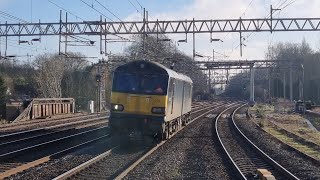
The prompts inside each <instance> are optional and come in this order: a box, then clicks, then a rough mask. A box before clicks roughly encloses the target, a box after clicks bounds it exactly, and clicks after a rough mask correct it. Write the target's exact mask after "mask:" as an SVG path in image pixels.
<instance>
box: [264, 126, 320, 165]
mask: <svg viewBox="0 0 320 180" xmlns="http://www.w3.org/2000/svg"><path fill="white" fill-rule="evenodd" d="M263 129H264V130H266V131H267V132H268V133H269V134H271V135H273V136H274V137H276V138H278V139H279V140H281V141H282V142H284V143H286V144H288V145H290V146H292V147H294V148H296V149H298V150H299V151H301V152H303V153H305V154H307V155H309V156H311V157H314V158H316V159H318V160H320V152H319V151H317V150H316V149H314V148H312V147H309V146H307V145H304V144H302V143H299V142H297V141H296V140H295V139H293V138H290V137H288V136H287V135H285V134H283V133H282V132H280V131H279V130H277V129H276V128H274V127H270V126H269V127H265V128H263Z"/></svg>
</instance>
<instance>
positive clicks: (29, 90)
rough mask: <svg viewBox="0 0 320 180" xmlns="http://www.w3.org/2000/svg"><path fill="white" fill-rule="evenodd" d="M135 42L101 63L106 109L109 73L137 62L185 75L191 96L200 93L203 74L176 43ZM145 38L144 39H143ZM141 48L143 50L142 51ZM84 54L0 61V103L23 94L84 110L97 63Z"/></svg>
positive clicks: (92, 94)
mask: <svg viewBox="0 0 320 180" xmlns="http://www.w3.org/2000/svg"><path fill="white" fill-rule="evenodd" d="M133 38H134V39H135V42H134V43H132V44H131V45H130V46H129V47H127V48H126V49H125V50H124V52H123V53H121V54H116V55H114V54H113V55H109V56H108V60H107V61H106V63H104V67H105V73H104V74H105V77H104V78H103V79H104V80H105V84H106V87H105V88H106V94H105V97H106V100H107V102H106V104H107V106H108V103H109V98H110V91H111V80H112V71H113V70H114V69H115V68H116V67H117V66H119V65H121V64H123V63H126V62H129V61H132V60H138V59H147V60H151V61H155V62H159V63H161V64H163V65H165V66H167V67H169V68H170V67H173V69H174V70H175V71H178V72H181V73H184V74H187V75H188V76H189V77H191V78H192V80H193V81H194V93H195V94H201V93H204V90H205V88H206V75H205V74H203V73H202V72H201V71H200V70H197V69H196V68H194V67H196V65H195V64H194V62H193V60H192V58H190V57H189V56H188V55H186V54H184V53H183V52H181V51H179V50H178V48H177V46H176V44H174V43H172V42H165V41H161V39H168V37H166V36H164V35H159V36H158V37H156V36H147V37H145V38H143V36H134V37H133ZM143 39H145V40H143ZM143 46H144V48H143ZM84 57H85V54H80V53H68V56H63V55H59V54H57V53H46V54H40V55H38V56H36V57H35V58H34V60H33V61H32V62H28V63H19V64H17V63H15V61H9V60H2V61H0V98H1V99H0V100H1V101H0V102H1V103H2V104H5V101H6V100H7V99H9V98H12V99H19V98H21V97H22V96H24V95H27V96H30V97H31V98H33V97H43V98H61V97H72V98H75V99H76V104H77V107H80V108H81V109H86V108H87V103H88V101H89V100H94V101H96V100H97V94H98V83H97V79H96V78H97V64H98V63H90V62H89V61H88V60H87V59H86V58H84Z"/></svg>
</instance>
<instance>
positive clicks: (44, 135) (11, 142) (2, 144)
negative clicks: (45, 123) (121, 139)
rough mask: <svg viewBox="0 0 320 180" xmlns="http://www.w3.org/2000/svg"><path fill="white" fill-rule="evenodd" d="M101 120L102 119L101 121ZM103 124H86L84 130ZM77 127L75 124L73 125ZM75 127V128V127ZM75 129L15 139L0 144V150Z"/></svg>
mask: <svg viewBox="0 0 320 180" xmlns="http://www.w3.org/2000/svg"><path fill="white" fill-rule="evenodd" d="M101 120H102V119H101ZM92 121H93V122H95V121H96V120H92ZM104 123H105V122H100V123H94V124H88V125H87V126H86V127H85V128H89V127H92V126H96V125H98V124H104ZM75 125H77V124H75ZM76 127H77V126H76ZM75 129H76V128H70V129H64V130H58V131H51V132H45V133H44V134H38V135H34V136H30V137H25V138H21V139H17V140H13V141H8V142H4V143H1V144H0V148H4V147H3V146H8V145H12V144H16V143H20V142H23V141H27V140H33V139H36V138H41V137H46V136H52V135H55V134H59V133H64V132H67V131H69V130H75Z"/></svg>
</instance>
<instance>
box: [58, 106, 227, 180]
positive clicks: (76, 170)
mask: <svg viewBox="0 0 320 180" xmlns="http://www.w3.org/2000/svg"><path fill="white" fill-rule="evenodd" d="M212 106H218V107H215V108H213V109H211V110H209V111H207V112H205V113H203V114H201V115H199V116H197V117H195V118H193V119H192V120H191V121H190V123H189V124H188V125H190V124H191V123H193V122H194V121H196V120H197V119H199V118H201V117H203V116H205V115H207V114H209V113H210V112H212V111H214V110H216V109H218V108H220V107H221V106H222V104H219V103H216V104H213V105H211V106H209V107H204V108H203V109H201V110H197V111H196V112H192V113H198V112H200V111H205V110H208V109H210V108H212ZM188 125H187V126H188ZM187 126H183V127H181V128H180V129H179V130H178V131H176V132H174V133H173V134H172V135H171V136H170V138H172V137H174V136H175V135H176V134H177V133H178V132H180V131H181V130H182V129H184V128H185V127H187ZM170 138H169V139H170ZM167 141H168V140H165V141H162V142H160V143H159V144H157V145H155V146H153V147H151V148H149V149H148V150H146V151H145V153H143V155H142V156H141V157H140V158H138V159H137V160H136V161H134V162H133V163H131V164H130V165H129V166H128V167H127V168H126V169H125V170H123V171H122V172H121V173H119V174H118V175H117V176H116V178H115V179H122V178H123V177H125V176H126V175H128V173H129V172H131V171H132V170H133V169H134V168H135V167H136V166H137V165H139V164H140V163H141V162H142V161H143V160H144V159H145V158H147V157H148V156H149V155H151V154H152V153H153V152H155V151H156V150H157V149H158V148H159V147H161V146H163V145H164V144H165V143H166V142H167ZM108 155H109V153H108V151H107V152H105V153H104V155H101V157H98V156H97V157H96V158H94V159H92V160H90V162H89V161H88V162H85V163H83V164H81V165H79V166H78V167H76V168H73V169H71V170H70V171H68V172H66V173H64V174H62V175H60V176H58V177H56V178H54V180H64V179H68V178H70V177H71V176H73V175H75V174H77V173H79V172H81V171H82V170H83V169H85V168H88V167H89V166H92V165H94V164H95V163H97V162H99V161H100V160H102V159H103V158H105V157H107V156H108Z"/></svg>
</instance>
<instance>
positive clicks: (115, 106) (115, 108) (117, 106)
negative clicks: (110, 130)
mask: <svg viewBox="0 0 320 180" xmlns="http://www.w3.org/2000/svg"><path fill="white" fill-rule="evenodd" d="M123 109H124V107H123V105H122V104H111V110H113V111H123Z"/></svg>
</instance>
